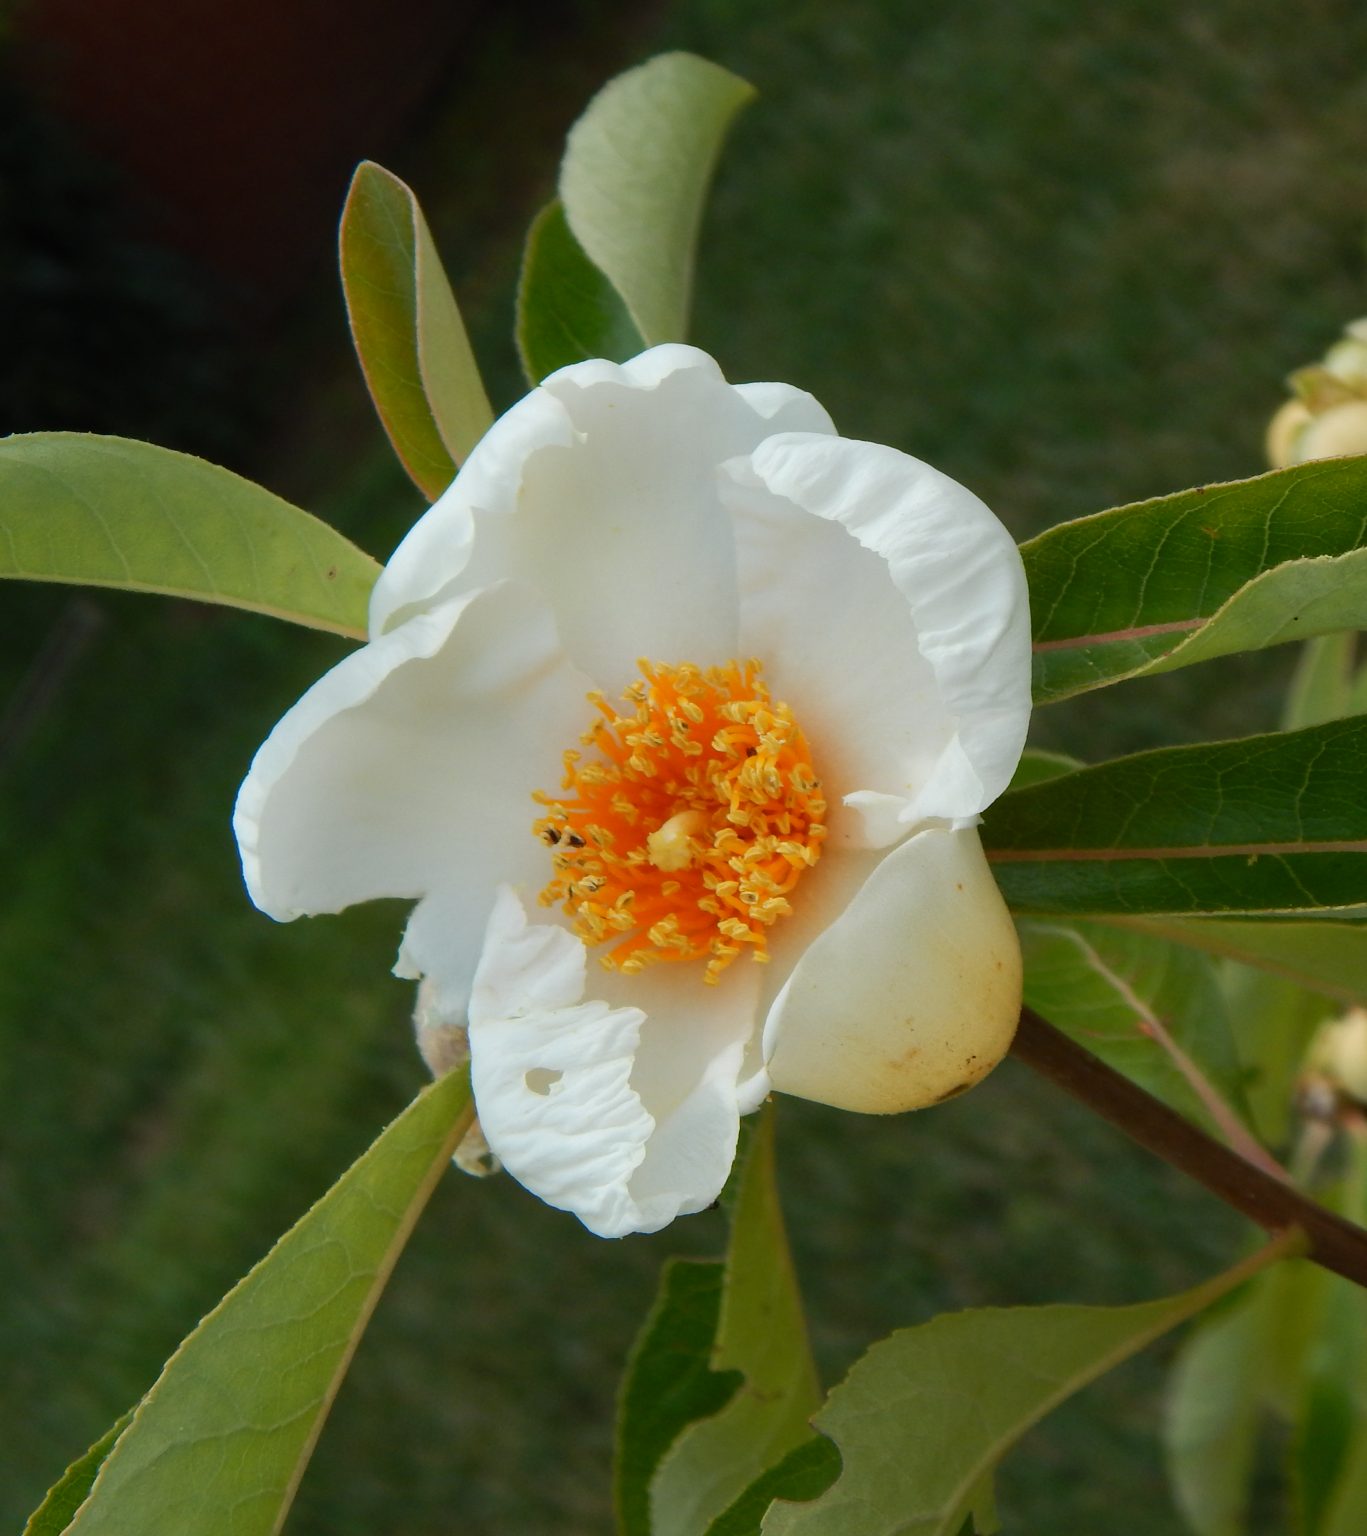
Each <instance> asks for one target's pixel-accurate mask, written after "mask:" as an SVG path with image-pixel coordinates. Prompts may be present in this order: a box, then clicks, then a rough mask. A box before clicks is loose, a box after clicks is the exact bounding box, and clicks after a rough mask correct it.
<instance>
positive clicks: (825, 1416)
mask: <svg viewBox="0 0 1367 1536" xmlns="http://www.w3.org/2000/svg"><path fill="white" fill-rule="evenodd" d="M1288 1247H1289V1244H1288V1241H1287V1240H1286V1239H1279V1240H1278V1242H1276V1243H1273V1244H1270V1245H1268V1247H1266V1248H1264V1249H1262V1250H1261V1251H1260V1252H1259V1253H1258V1254H1255V1255H1254V1256H1253V1258H1251V1259H1248V1260H1245V1261H1244V1262H1243V1263H1242V1264H1238V1265H1236V1266H1235V1267H1234V1268H1233V1269H1231V1270H1228V1271H1226V1272H1225V1273H1224V1274H1222V1275H1219V1276H1217V1277H1216V1278H1215V1279H1214V1280H1210V1281H1208V1282H1207V1283H1206V1284H1205V1285H1200V1286H1197V1287H1196V1288H1195V1289H1194V1290H1190V1291H1184V1292H1182V1293H1181V1294H1180V1295H1177V1296H1169V1297H1165V1298H1164V1299H1162V1300H1160V1301H1151V1302H1145V1303H1141V1304H1140V1305H1138V1306H1130V1307H1080V1306H1052V1307H1017V1308H1010V1309H987V1310H981V1311H973V1312H960V1313H956V1314H954V1315H951V1316H945V1317H937V1318H934V1319H933V1320H932V1321H930V1322H929V1323H925V1324H922V1325H921V1326H920V1327H917V1328H904V1329H901V1330H900V1331H899V1332H897V1333H894V1334H892V1335H891V1336H890V1337H889V1338H887V1339H884V1340H883V1341H882V1342H881V1343H879V1344H875V1345H874V1346H873V1348H872V1349H870V1350H869V1351H868V1353H867V1354H866V1355H864V1357H863V1358H862V1359H861V1360H859V1361H858V1362H857V1363H856V1364H855V1366H854V1367H853V1369H852V1370H851V1371H850V1374H849V1375H848V1376H847V1377H846V1379H845V1380H844V1382H842V1383H841V1385H840V1386H838V1387H837V1388H836V1389H835V1390H834V1391H833V1392H832V1393H831V1394H830V1397H829V1398H828V1399H827V1400H826V1404H825V1406H824V1407H823V1408H822V1409H821V1411H820V1412H819V1413H818V1414H817V1416H816V1419H815V1420H814V1423H815V1425H816V1427H817V1429H819V1430H820V1431H821V1432H822V1433H823V1434H825V1435H829V1436H830V1438H831V1439H832V1440H833V1441H834V1442H835V1443H836V1446H837V1447H838V1448H839V1451H840V1454H841V1457H842V1459H843V1470H842V1472H841V1474H840V1476H839V1477H838V1478H837V1479H836V1480H835V1482H834V1483H833V1484H832V1485H831V1486H830V1488H829V1489H827V1491H826V1492H825V1493H823V1494H822V1495H821V1496H820V1497H819V1498H817V1499H815V1500H813V1501H812V1502H810V1503H805V1504H788V1503H779V1504H775V1505H774V1506H773V1508H772V1509H770V1511H769V1513H768V1515H767V1516H766V1517H765V1519H764V1523H763V1527H762V1529H763V1531H764V1533H765V1536H796V1533H801V1536H875V1533H876V1536H894V1533H895V1536H955V1533H956V1532H957V1531H958V1530H959V1528H960V1527H961V1526H962V1525H963V1523H964V1518H965V1516H966V1515H967V1514H968V1513H969V1512H970V1509H971V1507H972V1505H973V1502H974V1500H975V1499H977V1498H979V1497H980V1496H981V1493H982V1486H983V1485H982V1479H983V1477H984V1476H985V1475H986V1474H987V1473H989V1472H990V1471H991V1469H992V1468H993V1467H995V1466H996V1464H997V1463H998V1462H999V1461H1000V1460H1001V1458H1002V1457H1003V1456H1004V1455H1005V1454H1006V1452H1007V1451H1008V1450H1010V1448H1011V1447H1012V1446H1013V1445H1014V1444H1015V1443H1016V1441H1017V1440H1019V1439H1020V1437H1021V1436H1022V1435H1023V1434H1024V1433H1025V1431H1026V1430H1027V1429H1029V1428H1030V1427H1031V1425H1033V1424H1035V1423H1037V1422H1038V1421H1039V1420H1040V1419H1042V1418H1043V1417H1044V1415H1045V1414H1046V1413H1048V1412H1049V1411H1050V1410H1051V1409H1052V1408H1055V1407H1056V1406H1057V1405H1058V1404H1059V1403H1061V1402H1062V1401H1063V1400H1064V1399H1065V1398H1067V1397H1070V1396H1071V1395H1072V1394H1073V1393H1074V1392H1076V1391H1078V1390H1080V1389H1081V1388H1082V1387H1084V1386H1086V1385H1087V1384H1088V1382H1091V1381H1094V1380H1095V1379H1096V1378H1097V1377H1098V1376H1100V1375H1102V1374H1103V1373H1104V1372H1105V1371H1108V1370H1110V1369H1111V1368H1112V1367H1113V1366H1115V1365H1118V1364H1119V1363H1120V1362H1121V1361H1122V1360H1126V1359H1128V1358H1129V1357H1130V1356H1131V1355H1133V1354H1135V1353H1136V1352H1137V1351H1139V1350H1140V1349H1142V1348H1143V1347H1144V1346H1145V1345H1146V1344H1148V1343H1150V1342H1151V1341H1152V1340H1154V1339H1156V1338H1158V1337H1159V1336H1160V1335H1161V1334H1163V1333H1166V1332H1167V1331H1168V1330H1169V1329H1170V1328H1173V1327H1175V1326H1176V1325H1177V1324H1178V1323H1180V1322H1183V1321H1185V1319H1187V1318H1189V1317H1192V1316H1194V1315H1195V1314H1196V1313H1198V1312H1200V1311H1201V1310H1202V1308H1204V1307H1207V1306H1209V1305H1210V1303H1211V1302H1213V1301H1215V1300H1217V1299H1218V1298H1219V1297H1221V1296H1224V1295H1226V1294H1228V1293H1229V1292H1230V1291H1231V1290H1233V1289H1234V1288H1235V1287H1236V1286H1237V1285H1239V1284H1240V1283H1242V1282H1243V1281H1244V1280H1246V1279H1248V1278H1249V1276H1250V1275H1252V1274H1254V1273H1256V1272H1257V1271H1258V1270H1260V1269H1262V1268H1263V1267H1265V1266H1266V1265H1267V1264H1269V1263H1271V1262H1273V1261H1275V1260H1276V1259H1277V1258H1279V1257H1281V1256H1283V1255H1284V1254H1285V1253H1286V1252H1287V1251H1288Z"/></svg>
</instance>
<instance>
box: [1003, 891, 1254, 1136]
mask: <svg viewBox="0 0 1367 1536" xmlns="http://www.w3.org/2000/svg"><path fill="white" fill-rule="evenodd" d="M1020 936H1021V950H1022V954H1023V956H1024V959H1025V1001H1026V1002H1027V1003H1028V1004H1029V1005H1030V1006H1031V1007H1032V1008H1034V1009H1036V1010H1037V1011H1038V1012H1040V1013H1042V1014H1043V1015H1044V1016H1045V1018H1047V1019H1048V1020H1049V1021H1050V1023H1052V1024H1055V1025H1057V1026H1058V1028H1059V1029H1062V1030H1064V1031H1066V1032H1067V1033H1068V1034H1070V1035H1072V1036H1073V1038H1074V1039H1076V1040H1077V1041H1078V1043H1079V1044H1081V1045H1083V1046H1085V1047H1086V1048H1087V1049H1088V1050H1089V1051H1091V1052H1093V1054H1095V1055H1097V1056H1100V1057H1101V1059H1102V1060H1103V1061H1105V1062H1106V1063H1108V1065H1110V1066H1112V1067H1115V1068H1116V1070H1117V1071H1120V1072H1124V1073H1125V1075H1126V1076H1127V1077H1131V1078H1133V1079H1134V1080H1135V1081H1136V1082H1137V1083H1139V1084H1141V1085H1142V1086H1143V1087H1145V1088H1147V1089H1148V1090H1149V1092H1150V1093H1153V1094H1156V1095H1157V1096H1158V1097H1159V1098H1160V1099H1163V1100H1165V1101H1166V1102H1167V1103H1169V1104H1171V1105H1172V1106H1173V1108H1174V1109H1177V1110H1179V1111H1181V1112H1182V1113H1183V1114H1185V1115H1187V1116H1188V1117H1189V1118H1191V1119H1194V1120H1198V1121H1200V1122H1202V1123H1203V1124H1205V1125H1206V1126H1207V1127H1210V1126H1211V1118H1210V1112H1209V1106H1208V1105H1207V1104H1206V1103H1205V1102H1204V1101H1203V1099H1202V1097H1201V1095H1200V1093H1199V1092H1198V1091H1197V1090H1196V1088H1195V1087H1194V1086H1193V1080H1192V1075H1191V1074H1190V1073H1189V1072H1188V1071H1186V1070H1184V1065H1185V1064H1186V1063H1190V1064H1191V1066H1192V1067H1194V1068H1195V1070H1196V1072H1197V1073H1198V1074H1199V1076H1200V1078H1201V1079H1202V1080H1204V1082H1205V1083H1206V1084H1208V1085H1209V1086H1210V1087H1211V1088H1212V1089H1214V1091H1215V1092H1216V1093H1217V1094H1218V1095H1219V1097H1220V1099H1221V1100H1222V1101H1223V1102H1224V1103H1225V1104H1227V1105H1238V1104H1239V1103H1240V1102H1241V1100H1242V1097H1243V1095H1242V1090H1241V1087H1240V1066H1239V1061H1238V1057H1237V1055H1236V1053H1235V1049H1234V1041H1233V1038H1232V1036H1231V1034H1230V1028H1229V1020H1228V1017H1227V1016H1226V1014H1225V1008H1224V999H1223V997H1222V995H1221V992H1220V987H1219V984H1218V981H1217V979H1216V977H1215V974H1214V971H1213V969H1212V966H1211V964H1210V962H1209V961H1208V960H1207V959H1206V958H1205V957H1204V956H1202V955H1200V954H1196V953H1193V952H1192V951H1191V950H1184V949H1181V948H1179V947H1178V946H1177V945H1175V944H1169V943H1167V942H1165V941H1164V940H1162V939H1159V938H1155V937H1153V936H1151V935H1149V934H1144V933H1138V932H1135V931H1134V930H1126V929H1121V928H1108V927H1106V926H1104V925H1103V924H1101V923H1067V924H1065V923H1044V922H1038V921H1027V922H1023V923H1021V925H1020Z"/></svg>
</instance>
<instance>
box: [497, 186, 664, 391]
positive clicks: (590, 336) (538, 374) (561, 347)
mask: <svg viewBox="0 0 1367 1536" xmlns="http://www.w3.org/2000/svg"><path fill="white" fill-rule="evenodd" d="M644 347H645V342H644V341H642V339H641V333H640V331H638V330H637V329H636V326H635V324H634V323H633V321H632V318H631V316H630V315H629V314H628V313H627V311H626V306H625V305H624V304H623V303H622V301H621V299H620V298H619V297H618V296H617V291H616V289H614V288H613V286H612V284H611V283H610V282H608V280H607V278H605V277H604V276H603V274H602V273H601V272H600V271H599V270H598V268H597V267H595V266H594V264H593V263H592V262H591V261H590V260H589V259H588V257H587V256H586V255H585V254H584V249H583V247H582V246H581V245H580V244H579V242H578V241H577V240H576V239H575V238H574V236H573V235H572V234H571V233H570V227H569V225H568V224H567V223H566V222H565V210H564V207H563V206H562V204H561V202H560V199H559V198H554V199H553V200H552V201H551V202H549V203H547V204H546V206H545V207H544V208H543V209H542V210H541V212H540V213H538V214H537V216H536V217H535V218H534V219H533V220H532V226H531V228H530V229H529V230H528V231H527V244H526V248H525V249H524V251H523V253H522V276H521V279H520V280H519V282H518V288H517V350H518V353H519V355H520V356H521V358H522V369H523V372H524V373H525V374H526V375H527V380H528V382H529V383H531V384H539V383H540V382H541V380H542V379H544V378H545V377H546V376H547V375H548V374H551V373H554V372H555V370H556V369H557V368H565V367H567V366H568V365H569V364H570V363H579V362H583V361H584V359H585V358H589V357H606V358H610V359H611V360H612V361H613V362H618V363H620V362H625V361H626V359H627V358H629V357H635V355H636V354H637V353H638V352H640V351H642V350H643V349H644Z"/></svg>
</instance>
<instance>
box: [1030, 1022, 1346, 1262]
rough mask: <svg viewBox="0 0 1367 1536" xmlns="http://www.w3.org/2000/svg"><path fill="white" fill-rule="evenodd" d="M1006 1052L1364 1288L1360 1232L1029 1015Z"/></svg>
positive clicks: (1263, 1225)
mask: <svg viewBox="0 0 1367 1536" xmlns="http://www.w3.org/2000/svg"><path fill="white" fill-rule="evenodd" d="M1011 1052H1012V1055H1014V1056H1015V1057H1016V1058H1017V1060H1019V1061H1023V1062H1024V1063H1025V1065H1026V1066H1028V1067H1030V1068H1031V1069H1032V1070H1033V1071H1035V1072H1038V1073H1039V1074H1040V1075H1041V1076H1042V1077H1047V1078H1048V1079H1049V1081H1050V1082H1052V1083H1054V1084H1055V1085H1056V1086H1057V1087H1059V1088H1062V1089H1063V1091H1064V1092H1065V1093H1068V1094H1071V1095H1072V1096H1073V1098H1075V1099H1078V1100H1079V1101H1080V1102H1081V1103H1083V1104H1086V1105H1087V1106H1088V1108H1089V1109H1091V1110H1093V1111H1094V1112H1095V1113H1096V1114H1098V1115H1100V1116H1101V1118H1102V1119H1103V1120H1108V1121H1110V1123H1111V1124H1112V1125H1114V1126H1115V1127H1116V1128H1117V1129H1119V1130H1122V1131H1124V1132H1125V1134H1126V1135H1127V1136H1128V1137H1130V1139H1131V1140H1132V1141H1136V1142H1138V1143H1139V1145H1140V1146H1141V1147H1144V1148H1146V1149H1147V1150H1148V1151H1150V1152H1152V1153H1154V1154H1155V1155H1156V1156H1158V1157H1161V1158H1162V1159H1163V1161H1164V1162H1166V1163H1171V1164H1172V1166H1173V1167H1174V1168H1180V1169H1181V1170H1182V1172H1183V1173H1185V1174H1187V1175H1188V1177H1190V1178H1193V1179H1195V1180H1196V1182H1197V1183H1198V1184H1201V1185H1204V1187H1205V1188H1206V1189H1208V1190H1209V1191H1210V1192H1211V1194H1213V1195H1216V1196H1217V1197H1218V1198H1219V1199H1221V1200H1223V1201H1224V1202H1225V1204H1226V1205H1229V1206H1232V1207H1233V1208H1234V1209H1235V1210H1236V1211H1239V1212H1241V1213H1242V1214H1243V1215H1245V1216H1247V1217H1248V1218H1249V1220H1250V1221H1254V1222H1256V1223H1257V1224H1258V1225H1259V1226H1260V1227H1262V1228H1263V1229H1264V1231H1267V1232H1283V1231H1286V1230H1288V1229H1289V1228H1291V1227H1299V1228H1300V1229H1301V1231H1302V1232H1304V1234H1305V1237H1306V1241H1307V1243H1308V1245H1309V1246H1308V1248H1307V1250H1306V1257H1307V1258H1309V1259H1312V1260H1313V1261H1314V1262H1315V1263H1316V1264H1319V1265H1321V1266H1322V1267H1323V1268H1325V1269H1329V1270H1332V1271H1333V1272H1334V1273H1335V1274H1338V1275H1342V1276H1344V1278H1345V1279H1348V1280H1352V1281H1353V1282H1355V1283H1356V1284H1357V1285H1361V1286H1364V1287H1367V1231H1364V1230H1363V1228H1361V1227H1358V1226H1354V1224H1353V1223H1352V1222H1350V1221H1345V1220H1344V1219H1343V1218H1342V1217H1341V1216H1336V1215H1334V1213H1333V1212H1332V1211H1328V1210H1326V1209H1325V1208H1324V1207H1323V1206H1322V1205H1318V1204H1316V1202H1315V1201H1313V1200H1310V1199H1307V1198H1306V1196H1304V1195H1302V1194H1301V1193H1300V1192H1299V1191H1298V1190H1296V1189H1293V1188H1292V1187H1291V1185H1289V1184H1286V1183H1283V1182H1282V1181H1281V1180H1280V1179H1276V1178H1273V1177H1272V1176H1271V1175H1270V1174H1268V1173H1266V1172H1264V1171H1263V1169H1261V1168H1257V1167H1255V1166H1254V1165H1253V1164H1251V1163H1249V1162H1247V1161H1245V1160H1244V1158H1242V1157H1240V1156H1239V1155H1238V1153H1236V1152H1232V1151H1231V1150H1230V1149H1229V1148H1228V1147H1225V1146H1222V1145H1221V1144H1220V1143H1219V1142H1218V1141H1216V1140H1215V1139H1214V1138H1213V1137H1211V1136H1208V1135H1207V1134H1206V1133H1205V1132H1204V1131H1203V1130H1200V1129H1198V1128H1197V1127H1196V1126H1194V1125H1193V1124H1192V1123H1191V1122H1190V1121H1189V1120H1187V1119H1184V1118H1183V1116H1181V1115H1179V1114H1178V1113H1177V1112H1176V1111H1175V1110H1172V1109H1169V1108H1168V1106H1167V1105H1166V1104H1164V1103H1163V1102H1162V1101H1161V1100H1159V1099H1156V1098H1154V1096H1153V1095H1152V1094H1151V1093H1147V1092H1145V1090H1144V1089H1143V1088H1140V1087H1139V1086H1138V1085H1137V1084H1135V1083H1132V1082H1131V1081H1130V1080H1129V1078H1127V1077H1124V1076H1122V1075H1121V1074H1120V1073H1119V1072H1116V1071H1114V1070H1113V1069H1112V1068H1110V1067H1108V1066H1107V1065H1106V1064H1105V1063H1104V1062H1103V1061H1100V1060H1098V1059H1097V1057H1095V1056H1093V1055H1092V1054H1091V1052H1090V1051H1086V1050H1084V1049H1083V1048H1082V1047H1081V1046H1080V1045H1078V1044H1076V1043H1075V1042H1074V1041H1072V1040H1070V1039H1069V1038H1068V1036H1067V1035H1065V1034H1063V1033H1062V1031H1060V1030H1057V1029H1055V1028H1054V1026H1053V1025H1052V1024H1050V1023H1049V1022H1048V1021H1047V1020H1045V1019H1042V1018H1041V1017H1040V1016H1039V1014H1037V1013H1035V1012H1034V1011H1033V1010H1032V1009H1030V1008H1022V1009H1021V1019H1020V1027H1019V1028H1018V1029H1017V1031H1016V1039H1015V1043H1014V1044H1013V1045H1012V1047H1011Z"/></svg>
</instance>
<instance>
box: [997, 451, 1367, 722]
mask: <svg viewBox="0 0 1367 1536" xmlns="http://www.w3.org/2000/svg"><path fill="white" fill-rule="evenodd" d="M1364 498H1367V458H1361V459H1340V460H1328V461H1326V462H1323V463H1316V464H1304V465H1299V466H1297V467H1296V468H1294V469H1285V470H1277V471H1274V472H1273V473H1271V474H1267V475H1260V476H1258V477H1257V478H1256V479H1253V480H1236V481H1233V482H1231V483H1229V484H1226V485H1217V486H1201V487H1198V488H1197V489H1195V490H1191V491H1180V492H1178V493H1177V494H1175V495H1172V496H1161V497H1158V498H1156V499H1154V500H1153V501H1145V502H1140V503H1138V504H1137V505H1135V506H1129V507H1117V508H1115V509H1113V510H1112V511H1109V512H1100V513H1098V514H1096V515H1095V516H1094V517H1085V518H1080V519H1078V520H1077V521H1076V522H1069V523H1062V524H1060V525H1059V526H1058V527H1056V528H1051V529H1050V530H1049V531H1048V532H1047V533H1043V534H1041V535H1040V536H1039V537H1038V538H1035V539H1032V540H1031V541H1030V542H1029V543H1027V544H1026V545H1025V546H1024V547H1023V548H1022V550H1021V554H1022V556H1023V557H1024V560H1025V567H1026V573H1027V575H1028V577H1029V581H1030V594H1031V608H1032V612H1033V617H1034V631H1035V647H1036V650H1035V698H1036V701H1037V702H1038V703H1042V704H1043V703H1052V702H1054V701H1056V700H1059V699H1065V698H1068V697H1070V696H1071V695H1073V694H1077V693H1083V692H1086V691H1087V690H1088V689H1091V688H1100V687H1103V686H1105V685H1106V684H1108V683H1114V682H1119V681H1120V680H1121V679H1122V678H1128V677H1141V676H1146V675H1148V674H1150V673H1155V672H1168V671H1171V670H1173V669H1174V668H1177V667H1184V666H1189V665H1190V664H1191V663H1193V662H1196V661H1206V660H1208V659H1210V658H1212V657H1216V656H1228V655H1231V654H1233V653H1234V652H1236V651H1247V650H1258V649H1261V648H1262V647H1264V646H1269V645H1278V644H1280V643H1282V642H1284V641H1287V640H1296V639H1307V638H1309V637H1310V636H1311V635H1317V634H1322V633H1325V632H1328V631H1332V630H1340V629H1348V628H1355V627H1358V626H1362V625H1367V548H1364V541H1365V540H1367V519H1364V517H1363V513H1362V508H1363V503H1364Z"/></svg>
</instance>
